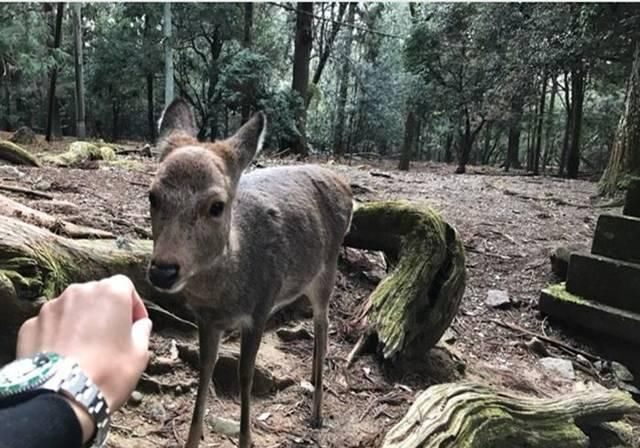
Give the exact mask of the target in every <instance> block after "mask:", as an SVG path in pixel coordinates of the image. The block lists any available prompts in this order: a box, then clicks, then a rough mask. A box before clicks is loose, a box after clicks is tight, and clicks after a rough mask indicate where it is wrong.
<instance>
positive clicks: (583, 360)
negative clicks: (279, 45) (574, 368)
mask: <svg viewBox="0 0 640 448" xmlns="http://www.w3.org/2000/svg"><path fill="white" fill-rule="evenodd" d="M576 362H577V363H578V364H580V365H582V366H585V367H590V366H591V363H590V362H589V360H588V359H587V358H585V357H584V356H582V355H581V354H579V353H578V356H576Z"/></svg>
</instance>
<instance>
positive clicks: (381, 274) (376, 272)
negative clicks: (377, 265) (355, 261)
mask: <svg viewBox="0 0 640 448" xmlns="http://www.w3.org/2000/svg"><path fill="white" fill-rule="evenodd" d="M362 275H364V278H366V279H367V280H368V281H370V282H371V283H373V284H374V285H377V284H378V283H380V282H381V281H382V280H383V279H384V278H385V277H386V276H387V273H386V272H385V271H383V270H382V269H372V270H370V271H364V272H363V273H362Z"/></svg>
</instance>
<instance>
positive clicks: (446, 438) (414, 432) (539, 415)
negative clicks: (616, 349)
mask: <svg viewBox="0 0 640 448" xmlns="http://www.w3.org/2000/svg"><path fill="white" fill-rule="evenodd" d="M638 412H640V405H638V403H636V402H635V401H634V400H633V398H631V396H630V395H629V394H628V393H626V392H622V391H620V390H607V389H597V390H596V389H594V390H587V391H581V392H573V393H571V394H565V395H563V396H561V397H558V398H531V397H521V396H517V395H514V394H513V393H507V392H501V391H497V390H494V389H492V388H489V387H487V386H484V385H482V384H473V383H448V384H439V385H436V386H431V387H430V388H428V389H427V390H425V391H424V392H422V393H420V394H419V395H418V396H417V397H416V399H415V401H414V402H413V404H412V405H411V407H410V408H409V410H408V411H407V413H406V414H405V416H404V417H403V418H402V419H401V420H400V421H399V422H398V423H397V424H396V425H395V426H394V427H393V428H391V430H390V431H389V432H388V433H387V434H386V436H385V438H384V441H383V442H382V445H381V447H382V448H416V447H420V448H444V447H465V448H500V447H515V446H518V447H526V448H547V447H560V446H561V447H563V448H588V447H591V446H599V445H598V444H597V443H596V440H597V439H596V438H594V440H593V441H592V440H591V437H590V435H591V434H593V433H594V431H593V428H594V427H595V428H597V427H599V425H603V426H602V427H603V429H604V428H605V427H606V428H609V431H607V432H606V434H609V435H610V437H617V438H618V440H616V441H615V443H612V444H611V445H609V444H607V445H606V446H628V441H627V440H624V439H625V438H627V437H629V436H630V437H631V438H632V437H633V435H632V433H631V432H632V431H631V430H624V429H620V427H617V428H616V427H615V426H614V425H606V423H608V422H613V421H616V420H620V419H622V418H623V417H624V416H625V415H626V414H637V413H638ZM614 428H616V429H614ZM596 437H597V436H596ZM611 442H614V440H613V439H612V440H611Z"/></svg>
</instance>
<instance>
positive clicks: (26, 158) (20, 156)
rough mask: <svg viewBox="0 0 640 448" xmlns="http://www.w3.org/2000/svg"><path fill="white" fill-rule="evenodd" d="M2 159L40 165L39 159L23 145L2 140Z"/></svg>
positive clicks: (28, 164)
mask: <svg viewBox="0 0 640 448" xmlns="http://www.w3.org/2000/svg"><path fill="white" fill-rule="evenodd" d="M0 160H6V161H7V162H10V163H13V164H16V165H27V166H40V162H39V161H38V159H37V158H36V157H35V156H33V155H32V154H30V153H29V151H27V150H26V149H24V148H22V147H21V146H18V145H16V144H15V143H11V142H9V141H5V140H0Z"/></svg>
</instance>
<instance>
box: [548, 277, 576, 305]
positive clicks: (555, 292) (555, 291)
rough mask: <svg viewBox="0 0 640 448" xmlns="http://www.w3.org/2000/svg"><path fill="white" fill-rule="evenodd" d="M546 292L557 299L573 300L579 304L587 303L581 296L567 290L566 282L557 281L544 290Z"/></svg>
mask: <svg viewBox="0 0 640 448" xmlns="http://www.w3.org/2000/svg"><path fill="white" fill-rule="evenodd" d="M543 292H544V293H546V294H549V295H551V296H553V297H556V298H557V299H560V300H564V301H565V302H573V303H578V304H585V303H586V301H585V299H583V298H582V297H580V296H576V295H574V294H571V293H570V292H568V291H567V288H566V283H565V282H562V283H556V284H555V285H550V286H548V287H547V288H545V289H544V290H543Z"/></svg>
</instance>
